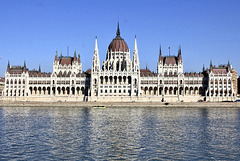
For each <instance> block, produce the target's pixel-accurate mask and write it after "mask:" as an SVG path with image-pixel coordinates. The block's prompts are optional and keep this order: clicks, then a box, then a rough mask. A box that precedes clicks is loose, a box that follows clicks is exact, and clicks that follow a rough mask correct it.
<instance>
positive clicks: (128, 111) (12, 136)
mask: <svg viewBox="0 0 240 161" xmlns="http://www.w3.org/2000/svg"><path fill="white" fill-rule="evenodd" d="M0 146H1V151H0V159H1V160H10V159H16V160H21V159H24V160H35V159H38V160H62V159H68V160H119V159H123V160H151V159H163V160H173V159H175V160H176V159H179V160H229V159H232V160H239V159H240V157H239V156H240V153H239V151H240V110H239V109H235V108H226V109H223V108H221V109H217V108H208V109H206V108H198V109H197V108H193V109H191V108H106V109H92V108H77V107H75V108H63V107H59V108H46V107H38V108H36V107H34V108H31V107H24V108H19V107H11V108H10V107H6V108H0Z"/></svg>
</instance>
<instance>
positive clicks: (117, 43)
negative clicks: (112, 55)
mask: <svg viewBox="0 0 240 161" xmlns="http://www.w3.org/2000/svg"><path fill="white" fill-rule="evenodd" d="M108 50H109V51H124V52H128V51H129V50H128V45H127V43H126V42H125V41H124V40H123V39H122V38H121V37H120V36H116V37H115V38H114V39H113V40H112V42H111V43H110V45H109V46H108Z"/></svg>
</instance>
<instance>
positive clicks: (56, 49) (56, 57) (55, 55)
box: [55, 49, 58, 61]
mask: <svg viewBox="0 0 240 161" xmlns="http://www.w3.org/2000/svg"><path fill="white" fill-rule="evenodd" d="M57 57H58V55H57V49H56V54H55V61H57Z"/></svg>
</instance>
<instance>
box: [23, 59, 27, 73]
mask: <svg viewBox="0 0 240 161" xmlns="http://www.w3.org/2000/svg"><path fill="white" fill-rule="evenodd" d="M23 72H25V73H26V72H27V66H26V61H25V60H24V65H23Z"/></svg>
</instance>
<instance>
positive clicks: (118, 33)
mask: <svg viewBox="0 0 240 161" xmlns="http://www.w3.org/2000/svg"><path fill="white" fill-rule="evenodd" d="M116 35H117V36H120V29H119V21H118V27H117V33H116Z"/></svg>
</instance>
